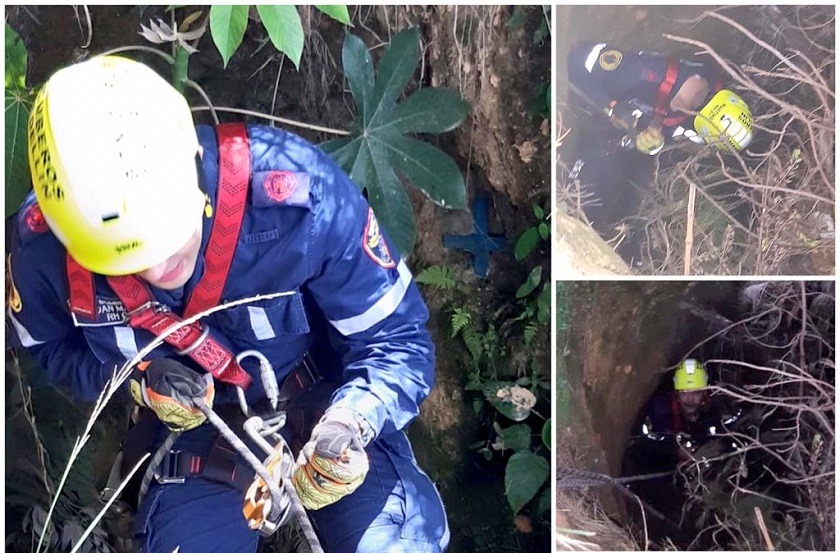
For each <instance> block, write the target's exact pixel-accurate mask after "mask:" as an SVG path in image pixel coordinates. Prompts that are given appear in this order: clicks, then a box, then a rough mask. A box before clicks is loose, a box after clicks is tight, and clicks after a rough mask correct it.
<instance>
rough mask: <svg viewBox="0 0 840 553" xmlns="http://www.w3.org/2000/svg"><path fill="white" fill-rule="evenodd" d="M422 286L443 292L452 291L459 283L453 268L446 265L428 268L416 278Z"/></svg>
mask: <svg viewBox="0 0 840 553" xmlns="http://www.w3.org/2000/svg"><path fill="white" fill-rule="evenodd" d="M414 280H416V281H417V282H419V283H420V284H427V285H429V286H433V287H435V288H439V289H441V290H451V289H453V288H455V285H456V284H457V282H456V281H455V275H454V273H453V271H452V267H447V266H445V265H432V266H430V267H426V268H425V269H423V270H422V271H420V274H419V275H417V276H416V277H415V279H414Z"/></svg>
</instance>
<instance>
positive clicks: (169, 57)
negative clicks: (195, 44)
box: [99, 46, 175, 64]
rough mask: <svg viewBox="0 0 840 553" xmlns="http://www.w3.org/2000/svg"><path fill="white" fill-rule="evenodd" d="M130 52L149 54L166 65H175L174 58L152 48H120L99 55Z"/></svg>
mask: <svg viewBox="0 0 840 553" xmlns="http://www.w3.org/2000/svg"><path fill="white" fill-rule="evenodd" d="M132 50H137V51H139V52H149V53H150V54H155V55H158V56H160V57H162V58H163V59H165V60H166V61H167V63H172V64H174V63H175V58H173V57H172V56H170V55H169V54H167V53H166V52H161V51H160V50H158V49H157V48H152V47H150V46H120V47H119V48H113V49H111V50H106V51H105V52H102V53H101V54H99V55H100V56H110V55H111V54H117V53H119V52H130V51H132Z"/></svg>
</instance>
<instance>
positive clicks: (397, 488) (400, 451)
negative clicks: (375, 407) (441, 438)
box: [310, 432, 449, 553]
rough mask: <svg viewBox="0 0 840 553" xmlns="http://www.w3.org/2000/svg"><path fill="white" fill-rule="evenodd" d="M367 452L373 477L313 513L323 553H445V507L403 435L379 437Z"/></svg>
mask: <svg viewBox="0 0 840 553" xmlns="http://www.w3.org/2000/svg"><path fill="white" fill-rule="evenodd" d="M366 451H367V452H368V455H369V457H370V472H368V475H367V477H366V478H365V481H364V483H362V485H361V486H360V487H359V489H357V490H356V491H355V492H353V493H352V494H350V495H348V496H346V497H344V498H342V499H341V500H340V501H338V502H336V503H334V504H333V505H329V506H327V507H324V508H323V509H320V510H318V511H311V512H310V517H311V518H312V520H313V523H314V525H315V527H316V529H317V531H318V534H319V536H320V538H321V541H322V543H323V545H324V550H325V551H328V552H341V553H344V552H348V553H349V552H352V551H358V552H361V553H367V552H371V553H373V552H376V553H382V552H387V551H395V552H397V551H400V552H402V551H417V552H439V551H443V550H445V549H446V546H447V545H448V544H449V526H448V524H447V521H446V512H445V510H444V507H443V502H442V501H441V499H440V495H439V494H438V492H437V489H436V488H435V486H434V484H433V483H432V481H431V480H430V479H429V477H428V476H427V475H426V473H425V472H423V471H422V469H420V467H419V466H418V465H417V461H416V460H415V458H414V453H413V452H412V450H411V446H410V445H409V443H408V439H407V438H406V436H405V434H404V433H403V432H396V433H393V434H390V435H388V436H380V437H379V438H378V439H377V440H375V441H374V442H373V443H371V444H370V445H369V446H368V447H367V450H366Z"/></svg>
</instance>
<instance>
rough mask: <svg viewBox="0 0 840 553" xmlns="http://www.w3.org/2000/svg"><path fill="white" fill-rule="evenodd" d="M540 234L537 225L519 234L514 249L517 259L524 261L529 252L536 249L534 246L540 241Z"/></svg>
mask: <svg viewBox="0 0 840 553" xmlns="http://www.w3.org/2000/svg"><path fill="white" fill-rule="evenodd" d="M539 239H540V234H539V232H538V231H537V229H536V227H530V228H529V229H528V230H526V231H525V232H523V233H522V234H520V235H519V238H517V239H516V248H515V249H514V254H513V255H514V257H515V258H516V260H517V261H522V260H523V259H525V258H526V257H528V254H530V253H531V252H532V251H533V250H534V246H536V245H537V242H539Z"/></svg>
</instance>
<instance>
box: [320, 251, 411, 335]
mask: <svg viewBox="0 0 840 553" xmlns="http://www.w3.org/2000/svg"><path fill="white" fill-rule="evenodd" d="M397 271H398V272H399V275H400V278H399V279H397V281H396V282H395V283H394V285H393V286H391V289H390V290H388V291H387V292H385V294H384V295H383V296H382V297H381V298H379V300H378V301H377V302H376V303H374V304H373V305H372V306H370V308H369V309H368V310H367V311H365V312H364V313H362V314H361V315H356V316H354V317H348V318H347V319H341V320H338V321H332V320H331V321H330V324H331V325H333V326H334V327H335V328H336V330H338V331H339V332H341V334H343V335H344V336H349V335H350V334H356V333H357V332H364V331H365V330H367V329H369V328H370V327H372V326H373V325H375V324H377V323H379V322H381V321H383V320H385V318H387V317H388V316H389V315H390V314H391V313H393V312H394V311H395V310H396V309H397V307H398V306H399V305H400V302H402V300H403V298H404V297H405V293H406V292H407V291H408V285H409V284H410V283H411V271H410V270H409V269H408V266H407V265H406V264H405V261H400V264H399V265H398V266H397Z"/></svg>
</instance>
